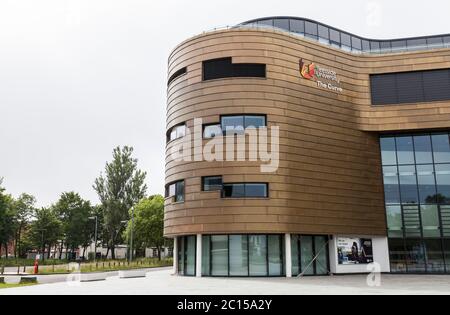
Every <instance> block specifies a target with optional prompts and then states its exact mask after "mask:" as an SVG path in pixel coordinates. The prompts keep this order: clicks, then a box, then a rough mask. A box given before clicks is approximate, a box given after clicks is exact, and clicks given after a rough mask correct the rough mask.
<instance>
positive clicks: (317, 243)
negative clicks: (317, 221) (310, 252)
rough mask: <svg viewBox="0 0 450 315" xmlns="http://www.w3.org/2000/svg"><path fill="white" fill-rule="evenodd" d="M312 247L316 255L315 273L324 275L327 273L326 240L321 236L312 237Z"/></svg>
mask: <svg viewBox="0 0 450 315" xmlns="http://www.w3.org/2000/svg"><path fill="white" fill-rule="evenodd" d="M314 249H315V254H316V255H317V261H316V274H317V275H326V274H328V250H327V249H328V247H327V240H326V238H325V237H323V236H315V237H314Z"/></svg>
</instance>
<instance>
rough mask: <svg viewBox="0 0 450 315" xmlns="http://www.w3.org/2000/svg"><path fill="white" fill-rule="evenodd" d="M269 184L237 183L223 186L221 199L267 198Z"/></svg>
mask: <svg viewBox="0 0 450 315" xmlns="http://www.w3.org/2000/svg"><path fill="white" fill-rule="evenodd" d="M268 187H269V184H267V183H237V184H224V185H223V191H222V197H223V198H268V197H269V189H268Z"/></svg>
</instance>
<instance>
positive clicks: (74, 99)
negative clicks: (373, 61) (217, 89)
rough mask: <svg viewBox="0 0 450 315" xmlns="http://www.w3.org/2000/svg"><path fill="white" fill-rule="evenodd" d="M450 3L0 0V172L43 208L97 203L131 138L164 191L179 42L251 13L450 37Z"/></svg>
mask: <svg viewBox="0 0 450 315" xmlns="http://www.w3.org/2000/svg"><path fill="white" fill-rule="evenodd" d="M449 12H450V2H449V1H446V0H440V1H439V0H428V1H423V0H422V1H417V0H412V1H392V0H380V1H375V0H374V1H363V0H341V1H331V0H321V1H300V0H297V1H294V0H270V1H267V0H209V1H208V0H120V1H119V0H0V177H4V179H5V181H4V186H5V187H6V188H7V190H8V192H9V193H12V194H13V195H15V196H17V195H18V194H20V193H21V192H27V193H31V194H33V195H35V196H36V197H37V199H38V202H39V205H40V206H44V205H49V204H51V203H53V202H55V201H56V200H57V198H58V196H59V195H60V193H61V192H63V191H72V190H73V191H76V192H79V193H80V194H81V195H82V196H83V197H84V198H87V199H90V200H92V201H93V202H94V203H97V202H98V200H97V197H96V194H95V192H94V191H93V189H92V183H93V182H94V179H95V178H96V177H97V176H98V175H99V174H100V172H101V171H102V170H103V168H104V165H105V162H106V161H107V160H110V159H111V153H112V149H113V148H114V147H115V146H117V145H131V146H134V148H135V156H136V157H137V158H138V159H139V166H140V168H142V169H143V170H145V171H147V172H148V179H147V181H148V185H149V192H150V193H162V192H163V190H164V189H163V187H164V147H165V102H166V99H165V98H166V76H167V75H166V65H167V57H168V55H169V53H170V51H171V49H173V48H174V47H175V46H176V45H177V44H178V43H179V42H181V41H183V40H185V39H187V38H189V37H191V36H193V35H196V34H199V33H201V32H203V31H205V30H210V29H213V28H215V27H220V26H226V25H234V24H237V23H239V22H243V21H246V20H250V19H253V18H258V17H264V16H273V15H290V16H303V17H308V18H311V19H315V20H318V21H321V22H323V23H326V24H330V25H333V26H336V27H338V28H341V29H344V30H347V31H349V32H353V33H356V34H358V35H362V36H366V37H371V38H394V37H407V36H419V35H432V34H441V33H450V22H449V17H448V14H449Z"/></svg>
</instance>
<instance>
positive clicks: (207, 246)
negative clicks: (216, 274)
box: [202, 235, 211, 276]
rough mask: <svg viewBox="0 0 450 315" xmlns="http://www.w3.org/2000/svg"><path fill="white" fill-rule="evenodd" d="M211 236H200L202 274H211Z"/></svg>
mask: <svg viewBox="0 0 450 315" xmlns="http://www.w3.org/2000/svg"><path fill="white" fill-rule="evenodd" d="M210 252H211V236H209V235H203V236H202V275H203V276H209V275H211V259H210V255H209V254H210Z"/></svg>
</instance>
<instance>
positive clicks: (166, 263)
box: [26, 259, 173, 275]
mask: <svg viewBox="0 0 450 315" xmlns="http://www.w3.org/2000/svg"><path fill="white" fill-rule="evenodd" d="M172 264H173V260H172V259H163V260H161V261H159V260H158V259H141V260H137V261H133V262H132V263H131V264H128V262H126V261H117V260H116V261H106V262H98V263H82V264H81V265H78V264H72V265H68V264H66V265H55V266H40V267H39V274H40V275H51V274H67V273H71V272H75V271H81V272H82V273H89V272H107V271H119V270H131V269H144V268H157V267H170V266H172ZM79 267H81V270H77V268H79ZM26 271H27V273H30V274H32V273H33V268H27V270H26Z"/></svg>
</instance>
